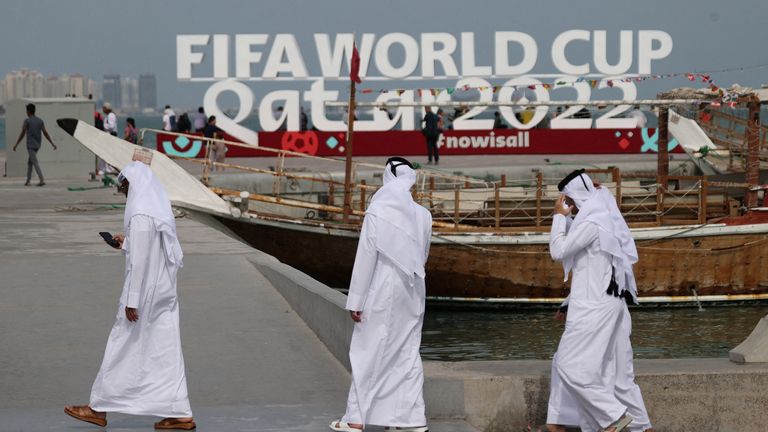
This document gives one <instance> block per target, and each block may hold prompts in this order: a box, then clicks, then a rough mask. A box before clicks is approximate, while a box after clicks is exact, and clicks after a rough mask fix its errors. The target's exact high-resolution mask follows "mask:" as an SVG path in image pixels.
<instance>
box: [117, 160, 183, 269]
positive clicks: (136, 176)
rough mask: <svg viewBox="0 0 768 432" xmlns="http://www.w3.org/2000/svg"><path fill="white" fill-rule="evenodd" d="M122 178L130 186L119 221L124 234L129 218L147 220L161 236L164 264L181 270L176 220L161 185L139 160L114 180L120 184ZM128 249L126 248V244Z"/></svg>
mask: <svg viewBox="0 0 768 432" xmlns="http://www.w3.org/2000/svg"><path fill="white" fill-rule="evenodd" d="M123 178H126V179H128V182H129V183H130V187H129V189H128V200H127V201H126V203H125V216H124V218H123V225H124V227H125V232H126V233H127V232H128V225H129V224H130V222H131V218H132V217H134V216H136V215H139V214H141V215H146V216H149V217H151V218H152V219H154V221H155V225H156V226H157V229H158V231H160V233H161V234H162V236H163V245H164V248H165V254H166V257H167V259H168V263H169V264H170V265H171V266H175V267H177V268H178V267H181V266H182V259H183V258H184V254H183V253H182V252H181V245H180V244H179V240H178V238H177V236H176V219H175V217H174V216H173V210H172V209H171V201H170V200H169V199H168V195H166V193H165V189H164V188H163V185H162V184H160V182H159V181H157V178H155V175H154V174H153V173H152V169H151V168H149V166H147V165H146V164H144V163H142V162H139V161H133V162H131V163H129V164H128V165H127V166H126V167H125V168H123V170H122V171H121V172H120V175H119V176H118V181H119V182H122V179H123ZM128 246H129V247H130V244H129V245H128Z"/></svg>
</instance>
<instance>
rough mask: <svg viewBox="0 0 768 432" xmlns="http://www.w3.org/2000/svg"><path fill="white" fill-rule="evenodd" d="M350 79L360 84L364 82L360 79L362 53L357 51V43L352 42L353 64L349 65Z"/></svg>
mask: <svg viewBox="0 0 768 432" xmlns="http://www.w3.org/2000/svg"><path fill="white" fill-rule="evenodd" d="M349 80H350V81H354V82H356V83H358V84H360V83H361V82H363V80H361V79H360V53H358V52H357V45H355V43H354V42H352V64H351V65H350V66H349Z"/></svg>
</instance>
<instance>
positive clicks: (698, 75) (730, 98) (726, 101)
mask: <svg viewBox="0 0 768 432" xmlns="http://www.w3.org/2000/svg"><path fill="white" fill-rule="evenodd" d="M767 67H768V64H763V65H755V66H745V67H738V68H729V69H722V70H718V71H708V72H677V73H668V74H647V75H635V76H628V77H623V78H611V79H605V78H602V79H588V78H584V77H579V78H576V80H575V81H566V80H562V79H561V80H557V81H555V82H552V83H535V84H526V85H515V86H512V85H494V86H470V85H464V86H460V87H436V88H426V89H404V88H399V89H372V88H361V89H357V92H358V93H362V94H369V93H390V92H391V93H395V94H397V95H398V96H400V95H402V94H403V93H405V92H406V91H415V92H416V94H418V96H419V97H422V96H423V95H424V94H425V93H429V94H430V95H432V96H437V95H439V94H440V93H442V92H447V93H448V94H449V95H450V94H453V93H455V92H457V91H463V92H466V91H470V90H479V91H487V90H491V91H492V92H493V93H498V92H499V91H500V90H501V89H502V88H511V89H512V90H513V91H517V90H524V89H529V90H536V89H537V88H543V89H544V90H546V91H550V90H552V89H556V88H561V87H572V86H573V85H574V84H575V83H581V82H585V83H587V84H588V85H589V86H590V88H593V89H594V88H597V87H598V86H599V85H600V83H601V82H602V81H605V83H606V85H607V86H608V87H611V88H612V87H614V86H615V85H616V84H617V83H621V82H624V83H632V82H635V83H637V82H643V81H647V80H659V79H670V78H680V77H685V78H686V79H688V81H691V82H699V81H700V82H701V83H702V84H705V85H706V87H707V88H708V89H709V91H710V92H711V93H712V94H713V95H714V96H716V97H717V99H716V100H714V101H711V102H710V105H711V106H713V107H718V106H722V105H727V106H730V107H735V106H736V101H735V100H736V98H737V97H738V96H739V95H738V94H736V93H732V92H729V91H728V89H726V88H724V87H720V86H718V85H717V84H716V83H715V82H714V80H713V79H712V74H714V73H720V72H733V71H744V70H748V69H758V68H767Z"/></svg>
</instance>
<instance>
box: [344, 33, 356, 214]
mask: <svg viewBox="0 0 768 432" xmlns="http://www.w3.org/2000/svg"><path fill="white" fill-rule="evenodd" d="M352 51H353V54H352V56H353V60H352V63H353V64H351V65H350V76H349V108H348V110H349V112H348V113H347V148H346V149H345V150H346V158H345V161H344V162H345V163H344V216H343V218H342V221H343V222H344V223H345V224H346V223H348V222H349V215H350V214H352V140H353V138H354V137H353V131H354V128H355V78H354V77H353V75H357V73H358V72H357V71H356V70H354V69H355V67H356V66H355V65H354V62H355V60H354V57H355V55H356V48H355V45H354V42H353V44H352ZM357 67H359V65H358V66H357ZM358 79H359V78H358Z"/></svg>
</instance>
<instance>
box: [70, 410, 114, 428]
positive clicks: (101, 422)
mask: <svg viewBox="0 0 768 432" xmlns="http://www.w3.org/2000/svg"><path fill="white" fill-rule="evenodd" d="M64 413H65V414H67V415H68V416H70V417H74V418H76V419H78V420H80V421H84V422H87V423H91V424H95V425H96V426H101V427H104V426H106V425H107V418H106V416H105V417H104V418H101V417H97V416H96V411H94V410H93V409H92V408H91V407H89V406H88V405H82V406H76V405H73V406H67V407H64Z"/></svg>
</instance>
